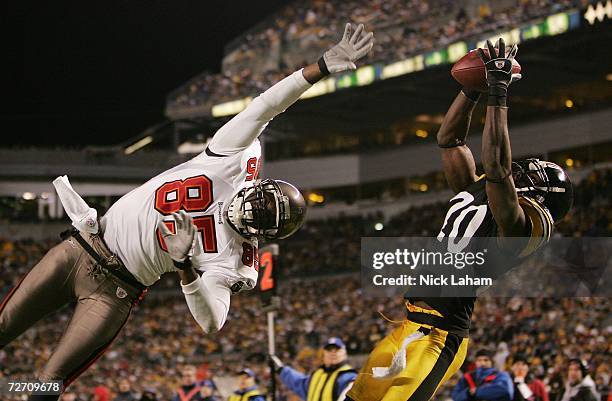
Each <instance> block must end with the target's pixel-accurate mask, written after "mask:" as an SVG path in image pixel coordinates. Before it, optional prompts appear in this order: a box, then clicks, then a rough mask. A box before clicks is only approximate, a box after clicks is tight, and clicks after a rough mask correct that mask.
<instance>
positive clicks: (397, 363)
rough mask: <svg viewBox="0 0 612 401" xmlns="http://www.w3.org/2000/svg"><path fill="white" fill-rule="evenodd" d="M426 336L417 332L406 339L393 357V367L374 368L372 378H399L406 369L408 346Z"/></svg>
mask: <svg viewBox="0 0 612 401" xmlns="http://www.w3.org/2000/svg"><path fill="white" fill-rule="evenodd" d="M423 336H425V334H424V333H422V332H421V331H415V332H414V333H412V334H410V335H409V336H408V337H406V338H405V339H404V341H403V342H402V346H401V347H400V349H399V350H397V352H396V353H395V354H394V355H393V360H392V361H391V366H388V367H376V368H372V376H373V377H374V378H375V379H389V378H391V377H395V376H397V375H398V374H399V373H400V372H401V371H402V370H404V369H406V348H407V347H408V345H409V344H410V343H411V342H413V341H416V340H418V339H420V338H423Z"/></svg>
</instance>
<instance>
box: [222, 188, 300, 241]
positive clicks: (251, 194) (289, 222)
mask: <svg viewBox="0 0 612 401" xmlns="http://www.w3.org/2000/svg"><path fill="white" fill-rule="evenodd" d="M305 217H306V201H305V200H304V197H303V196H302V194H301V193H300V191H299V190H298V189H297V188H296V187H294V186H293V185H291V184H289V183H288V182H285V181H281V180H272V179H266V180H263V181H256V182H255V183H254V185H253V186H249V187H245V188H242V189H241V190H240V191H238V193H237V194H236V195H234V197H233V198H232V200H231V201H230V202H229V204H228V206H227V208H226V210H225V219H226V221H227V222H228V223H229V225H230V226H231V227H232V228H233V229H234V230H235V231H236V232H237V233H238V234H240V235H242V236H243V237H244V238H254V237H256V238H259V239H264V240H277V239H283V238H287V237H289V236H291V235H293V234H294V233H295V232H296V231H297V230H298V229H299V228H300V227H301V226H302V224H303V223H304V219H305Z"/></svg>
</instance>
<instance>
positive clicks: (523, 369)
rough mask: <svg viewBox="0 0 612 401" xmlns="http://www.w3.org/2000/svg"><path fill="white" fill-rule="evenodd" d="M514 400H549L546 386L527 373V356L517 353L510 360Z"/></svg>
mask: <svg viewBox="0 0 612 401" xmlns="http://www.w3.org/2000/svg"><path fill="white" fill-rule="evenodd" d="M511 369H512V374H511V376H512V381H513V383H514V401H549V400H548V392H547V391H546V386H544V383H542V382H541V381H540V380H538V379H536V378H535V377H534V376H533V375H532V374H530V373H529V361H528V360H527V356H526V355H523V354H517V355H516V356H515V357H514V358H513V362H512V368H511Z"/></svg>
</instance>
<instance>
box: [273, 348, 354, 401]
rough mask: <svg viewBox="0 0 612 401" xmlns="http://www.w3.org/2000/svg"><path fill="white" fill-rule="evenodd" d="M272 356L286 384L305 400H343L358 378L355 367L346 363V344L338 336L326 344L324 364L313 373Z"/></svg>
mask: <svg viewBox="0 0 612 401" xmlns="http://www.w3.org/2000/svg"><path fill="white" fill-rule="evenodd" d="M271 358H272V360H273V361H274V363H275V364H276V366H277V368H278V371H279V372H280V379H281V381H282V382H283V384H285V386H287V387H288V388H289V389H290V390H291V391H293V392H294V393H295V394H297V395H298V396H299V397H300V398H301V399H303V400H305V401H306V400H308V401H310V400H316V401H342V400H344V398H345V396H346V393H347V392H348V390H350V388H351V386H352V385H353V382H354V381H355V378H356V377H357V372H356V371H355V369H353V368H352V367H351V365H349V364H348V363H346V362H347V361H346V359H347V354H346V346H345V345H344V342H343V341H342V340H341V339H339V338H338V337H332V338H330V339H329V340H328V341H327V342H326V343H325V346H324V347H323V365H321V366H320V367H319V368H318V369H317V370H315V371H314V372H312V373H311V374H310V375H305V374H303V373H300V372H298V371H297V370H295V369H292V368H290V367H289V366H285V365H284V364H283V363H282V362H281V360H280V359H279V358H278V357H276V356H275V355H271Z"/></svg>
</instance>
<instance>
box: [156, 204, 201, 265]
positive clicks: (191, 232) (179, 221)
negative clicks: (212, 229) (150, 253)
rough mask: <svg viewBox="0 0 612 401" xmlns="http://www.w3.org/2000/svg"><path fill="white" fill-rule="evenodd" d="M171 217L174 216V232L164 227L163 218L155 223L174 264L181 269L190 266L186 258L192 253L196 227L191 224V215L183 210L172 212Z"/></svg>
mask: <svg viewBox="0 0 612 401" xmlns="http://www.w3.org/2000/svg"><path fill="white" fill-rule="evenodd" d="M172 217H174V221H175V227H176V229H175V231H176V232H175V233H174V234H172V232H171V231H170V230H169V229H168V227H166V225H165V224H164V222H163V220H160V221H159V223H157V228H158V229H159V230H160V232H161V235H162V238H163V239H164V242H165V243H166V247H167V248H168V254H169V255H170V257H171V258H172V260H173V261H174V266H176V267H177V268H178V269H181V270H183V269H186V268H188V267H190V266H191V263H189V260H188V259H189V257H190V256H191V255H193V248H194V244H195V234H196V227H195V226H194V225H193V219H192V218H191V216H190V215H188V214H187V213H186V212H185V211H183V210H181V211H180V212H178V213H172ZM186 262H187V263H186Z"/></svg>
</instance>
